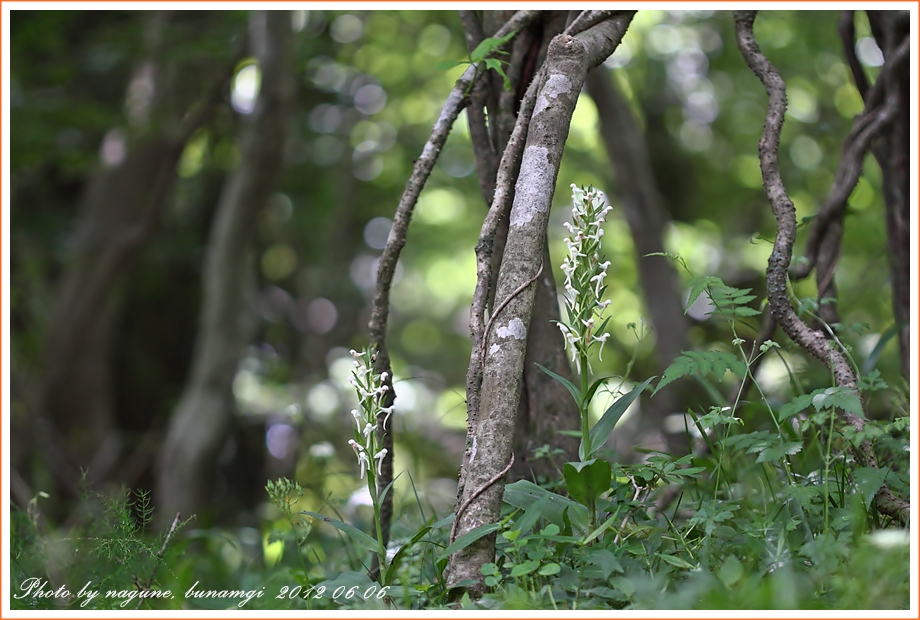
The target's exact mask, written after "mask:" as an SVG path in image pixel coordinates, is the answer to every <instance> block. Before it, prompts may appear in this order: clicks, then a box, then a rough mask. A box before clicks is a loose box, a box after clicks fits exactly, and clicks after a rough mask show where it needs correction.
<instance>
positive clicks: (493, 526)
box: [435, 523, 502, 562]
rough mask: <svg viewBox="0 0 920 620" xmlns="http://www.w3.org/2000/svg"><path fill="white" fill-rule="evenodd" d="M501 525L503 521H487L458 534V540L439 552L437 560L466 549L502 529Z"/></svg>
mask: <svg viewBox="0 0 920 620" xmlns="http://www.w3.org/2000/svg"><path fill="white" fill-rule="evenodd" d="M501 527H502V525H501V523H487V524H485V525H480V526H479V527H477V528H476V529H473V530H470V531H469V532H467V533H466V534H464V535H463V536H458V537H457V540H455V541H454V542H453V543H452V544H450V545H448V546H447V548H446V549H444V551H442V552H441V553H440V554H438V557H437V558H435V562H440V561H441V560H446V559H447V558H449V557H450V556H452V555H453V554H455V553H456V552H458V551H460V550H461V549H466V548H467V547H469V546H470V545H472V544H473V543H474V542H476V541H477V540H479V539H480V538H483V537H484V536H488V535H489V534H491V533H492V532H497V531H498V530H500V529H501Z"/></svg>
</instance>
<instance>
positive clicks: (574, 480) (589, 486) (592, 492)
mask: <svg viewBox="0 0 920 620" xmlns="http://www.w3.org/2000/svg"><path fill="white" fill-rule="evenodd" d="M562 473H563V475H564V476H565V487H566V490H567V491H568V492H569V495H571V496H572V499H574V500H577V501H579V502H581V503H582V504H587V503H588V502H589V501H593V500H595V499H597V498H598V497H599V496H600V494H601V493H603V492H604V491H606V490H608V489H609V488H610V476H611V471H610V463H608V462H607V461H604V460H601V459H591V460H590V461H578V462H575V463H566V464H565V465H563V466H562Z"/></svg>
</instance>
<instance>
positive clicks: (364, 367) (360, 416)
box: [348, 349, 393, 478]
mask: <svg viewBox="0 0 920 620" xmlns="http://www.w3.org/2000/svg"><path fill="white" fill-rule="evenodd" d="M351 356H352V357H353V358H354V362H353V363H354V366H355V369H354V371H352V377H351V379H350V383H351V384H352V385H353V386H354V388H355V391H356V392H357V393H358V408H357V409H352V410H351V415H352V417H353V418H354V419H355V425H356V428H355V438H354V439H349V440H348V445H350V446H351V447H352V449H353V450H354V451H355V455H356V456H357V457H358V465H359V466H360V467H361V478H364V474H365V472H369V474H370V476H371V478H373V476H374V470H373V469H371V458H373V459H374V460H375V461H376V462H377V468H376V470H377V475H378V476H379V475H380V467H381V465H382V464H383V459H384V457H385V456H386V455H387V450H386V448H382V449H378V447H379V444H378V437H377V433H376V430H377V419H378V418H379V417H380V415H381V414H384V415H385V416H386V417H384V418H383V425H382V426H383V429H384V430H385V429H386V425H387V421H389V419H390V415H391V414H392V413H393V406H392V405H390V406H389V407H383V406H382V405H383V400H384V398H385V397H386V393H387V391H389V389H390V388H389V387H387V385H386V380H387V377H388V375H387V373H385V372H383V373H381V374H379V375H378V374H375V373H374V370H373V368H374V361H375V360H376V359H377V356H376V355H374V354H372V353H371V352H370V351H368V350H366V349H365V350H363V351H361V352H360V353H359V352H358V351H355V350H354V349H352V350H351Z"/></svg>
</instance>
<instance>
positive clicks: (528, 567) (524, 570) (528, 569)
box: [511, 560, 540, 577]
mask: <svg viewBox="0 0 920 620" xmlns="http://www.w3.org/2000/svg"><path fill="white" fill-rule="evenodd" d="M539 566H540V563H539V562H538V561H537V560H527V561H526V562H521V563H520V564H518V565H517V566H515V567H514V568H512V569H511V576H512V577H523V576H524V575H529V574H530V573H532V572H534V571H535V570H537V568H538V567H539Z"/></svg>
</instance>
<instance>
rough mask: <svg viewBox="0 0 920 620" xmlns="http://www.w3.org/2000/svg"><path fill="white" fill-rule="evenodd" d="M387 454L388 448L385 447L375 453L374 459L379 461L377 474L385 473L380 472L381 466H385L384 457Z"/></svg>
mask: <svg viewBox="0 0 920 620" xmlns="http://www.w3.org/2000/svg"><path fill="white" fill-rule="evenodd" d="M386 455H387V449H386V448H384V449H383V450H381V451H380V452H378V453H377V454H375V455H374V459H375V460H376V461H377V475H378V476H382V475H383V474H381V473H380V468H381V467H383V459H384V457H386Z"/></svg>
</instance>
